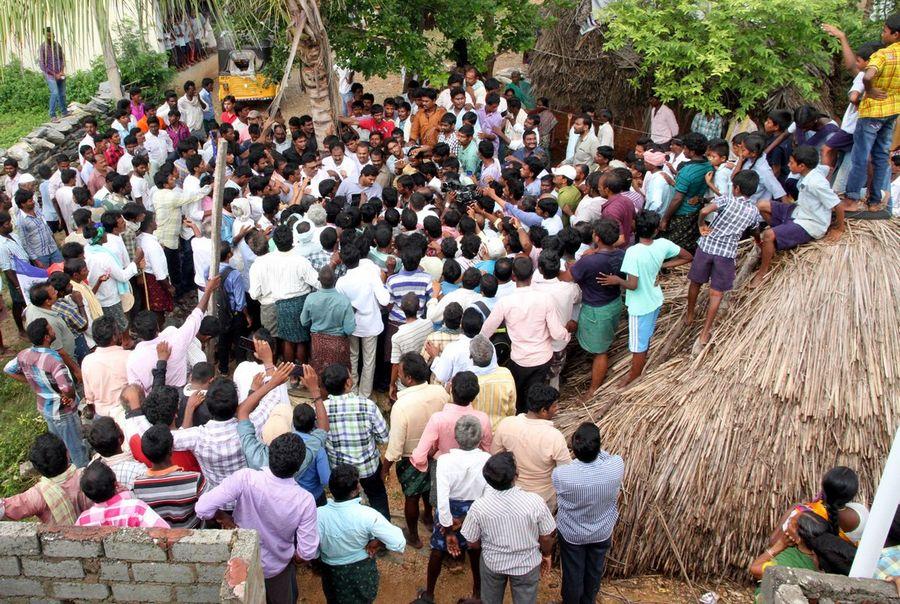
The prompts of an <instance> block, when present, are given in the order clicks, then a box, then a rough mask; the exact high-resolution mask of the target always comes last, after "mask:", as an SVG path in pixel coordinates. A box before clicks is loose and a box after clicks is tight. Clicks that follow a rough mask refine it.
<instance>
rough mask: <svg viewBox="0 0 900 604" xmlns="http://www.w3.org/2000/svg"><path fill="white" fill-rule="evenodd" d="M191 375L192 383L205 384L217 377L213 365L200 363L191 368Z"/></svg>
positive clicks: (204, 362)
mask: <svg viewBox="0 0 900 604" xmlns="http://www.w3.org/2000/svg"><path fill="white" fill-rule="evenodd" d="M190 374H191V375H190V379H191V381H192V382H201V383H204V384H205V383H207V382H209V381H210V380H212V379H213V378H214V377H215V376H216V368H215V367H214V366H213V364H212V363H208V362H206V361H200V362H199V363H194V366H193V367H191V370H190Z"/></svg>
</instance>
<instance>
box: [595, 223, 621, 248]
mask: <svg viewBox="0 0 900 604" xmlns="http://www.w3.org/2000/svg"><path fill="white" fill-rule="evenodd" d="M593 230H594V234H595V235H596V236H597V238H598V239H599V240H600V241H601V242H603V244H604V245H613V244H615V243H616V241H618V240H619V235H620V234H621V229H620V227H619V222H618V221H616V220H613V219H612V218H600V219H599V220H595V221H594V224H593Z"/></svg>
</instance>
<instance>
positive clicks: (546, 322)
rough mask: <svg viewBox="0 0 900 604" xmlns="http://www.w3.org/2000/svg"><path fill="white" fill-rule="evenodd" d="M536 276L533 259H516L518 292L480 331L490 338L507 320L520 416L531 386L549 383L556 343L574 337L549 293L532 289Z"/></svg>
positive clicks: (503, 300)
mask: <svg viewBox="0 0 900 604" xmlns="http://www.w3.org/2000/svg"><path fill="white" fill-rule="evenodd" d="M533 273H534V265H533V264H532V263H531V259H530V258H527V257H525V256H519V257H517V258H516V259H515V260H513V279H514V280H515V282H516V293H515V295H510V296H505V297H503V298H500V299H499V300H497V303H496V304H495V305H494V309H493V310H492V311H491V314H490V315H489V316H488V318H487V320H486V321H485V322H484V326H483V327H482V328H481V335H483V336H484V337H486V338H490V337H491V336H493V335H494V332H495V331H496V330H497V328H498V327H500V325H501V324H502V323H503V322H504V321H506V333H507V335H508V336H509V339H510V342H511V349H510V355H509V364H508V365H507V368H508V369H509V371H510V372H511V373H512V375H513V380H515V382H516V413H517V414H518V413H524V412H525V409H526V408H527V404H528V397H527V393H528V390H529V389H530V388H531V386H532V385H534V384H546V383H547V381H548V380H549V375H550V359H551V357H552V356H553V341H554V340H556V341H557V342H559V343H563V342H568V341H569V338H570V337H571V334H570V333H569V331H568V330H567V329H566V325H565V324H564V323H563V321H562V319H560V316H559V311H558V310H557V307H556V302H554V300H553V298H552V297H551V296H550V294H548V293H546V292H542V291H538V290H535V289H532V287H531V275H532V274H533Z"/></svg>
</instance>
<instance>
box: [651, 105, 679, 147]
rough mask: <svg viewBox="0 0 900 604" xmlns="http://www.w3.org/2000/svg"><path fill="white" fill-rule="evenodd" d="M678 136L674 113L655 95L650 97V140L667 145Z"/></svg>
mask: <svg viewBox="0 0 900 604" xmlns="http://www.w3.org/2000/svg"><path fill="white" fill-rule="evenodd" d="M676 136H678V120H676V119H675V113H674V112H673V111H672V110H671V109H669V107H668V105H665V104H663V102H662V101H660V100H659V99H658V98H656V97H655V96H652V97H650V140H652V141H653V142H654V143H656V144H657V145H663V146H667V145H668V144H669V141H670V140H672V139H673V138H675V137H676Z"/></svg>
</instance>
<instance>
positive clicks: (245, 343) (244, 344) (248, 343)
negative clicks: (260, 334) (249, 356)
mask: <svg viewBox="0 0 900 604" xmlns="http://www.w3.org/2000/svg"><path fill="white" fill-rule="evenodd" d="M239 346H240V347H241V348H243V349H244V350H249V351H250V352H256V345H254V344H253V338H247V337H243V336H242V337H241V341H240V344H239Z"/></svg>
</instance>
